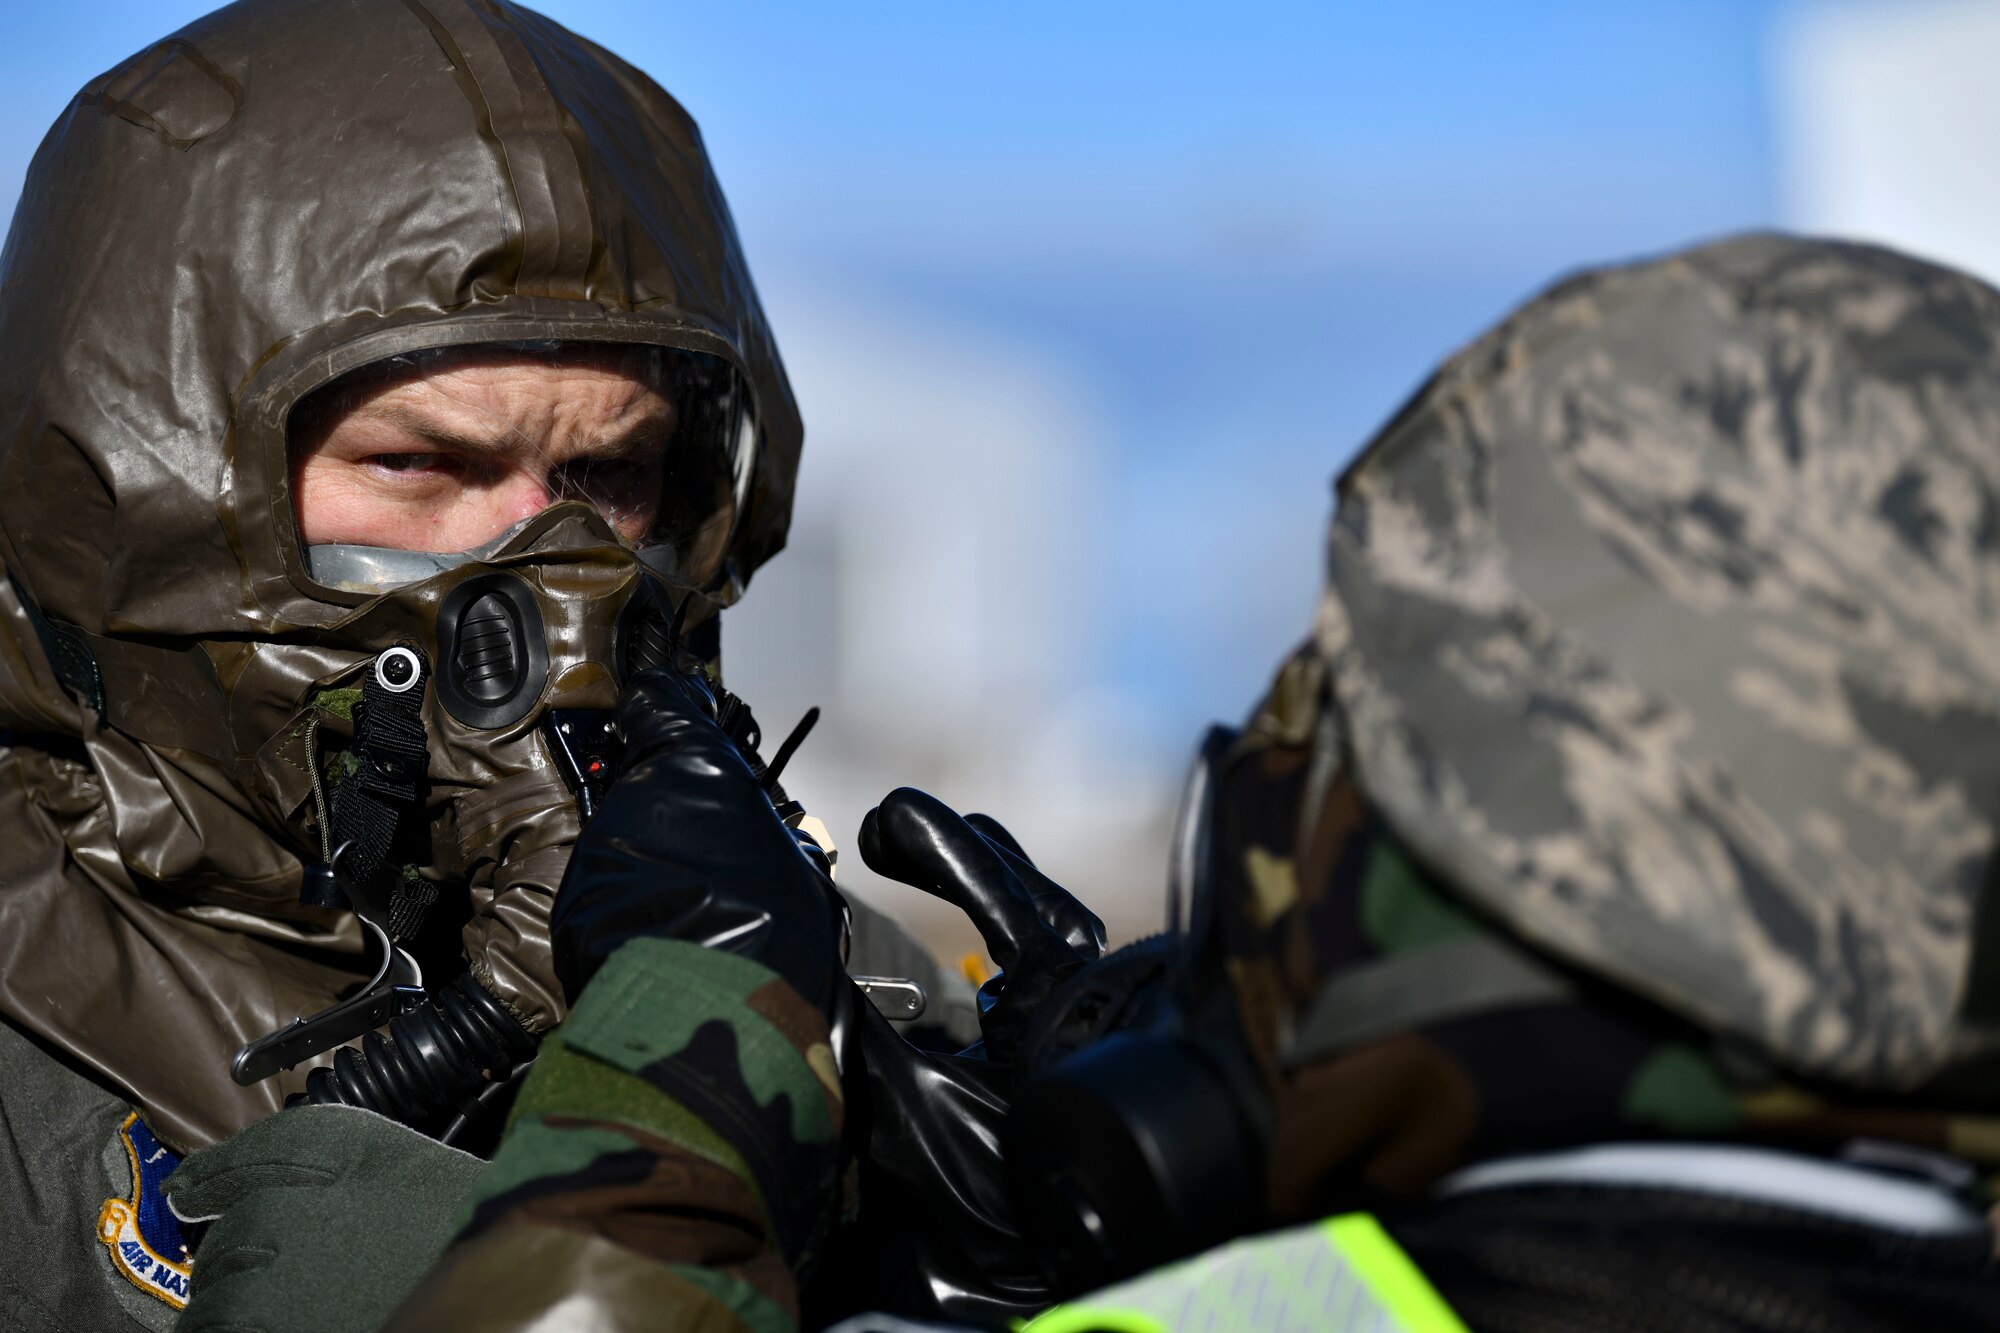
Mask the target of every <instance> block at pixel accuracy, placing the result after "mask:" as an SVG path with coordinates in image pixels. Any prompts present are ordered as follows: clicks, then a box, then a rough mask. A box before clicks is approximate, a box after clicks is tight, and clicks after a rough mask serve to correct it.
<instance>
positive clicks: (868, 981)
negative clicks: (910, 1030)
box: [854, 977, 930, 1023]
mask: <svg viewBox="0 0 2000 1333" xmlns="http://www.w3.org/2000/svg"><path fill="white" fill-rule="evenodd" d="M854 984H855V985H857V986H859V987H860V988H861V993H862V994H863V995H866V996H867V997H868V1002H869V1003H870V1004H872V1005H874V1006H875V1008H876V1010H877V1011H878V1012H879V1013H880V1014H881V1015H882V1017H884V1018H887V1019H891V1020H893V1021H895V1022H898V1023H914V1022H915V1021H916V1020H917V1019H919V1018H922V1017H923V1016H924V1010H925V1009H926V1008H928V1007H929V1005H930V997H929V996H927V995H925V994H924V988H923V987H922V986H920V985H918V984H917V983H916V982H914V981H912V980H911V979H910V978H908V977H855V978H854Z"/></svg>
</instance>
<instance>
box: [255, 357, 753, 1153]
mask: <svg viewBox="0 0 2000 1333" xmlns="http://www.w3.org/2000/svg"><path fill="white" fill-rule="evenodd" d="M468 368H469V369H470V372H471V374H470V375H468V373H467V372H468ZM574 374H581V375H583V376H585V377H586V378H587V379H588V380H589V381H590V383H589V384H588V385H586V387H594V388H595V389H596V390H598V391H600V392H599V393H598V398H599V399H603V397H604V392H607V391H606V390H605V384H606V383H607V382H609V383H610V386H611V387H610V389H609V390H608V392H609V393H610V395H611V397H610V399H609V400H608V401H609V404H610V405H609V406H608V407H604V408H602V409H601V410H599V411H598V412H597V417H599V418H602V420H595V419H593V418H592V417H591V408H590V404H589V402H588V401H586V403H585V405H584V407H583V408H581V409H575V410H572V409H573V405H572V404H569V403H566V402H565V399H564V393H565V389H566V384H565V376H566V375H571V376H572V377H573V375H574ZM509 376H512V377H515V378H517V379H518V378H520V377H523V376H525V377H527V378H528V379H529V380H530V382H531V383H533V384H535V385H536V386H537V387H536V388H535V389H534V390H533V391H531V393H530V394H529V396H528V397H529V399H533V400H535V401H529V402H528V406H527V407H525V408H523V407H521V406H520V404H521V403H522V402H523V401H525V400H523V399H522V398H521V397H520V396H518V395H517V396H516V397H514V398H511V399H510V398H506V397H505V396H504V395H502V396H501V397H498V398H495V397H494V396H493V395H492V394H490V393H489V394H487V395H486V396H484V397H482V395H481V385H482V384H483V385H487V386H489V387H490V385H491V384H493V383H496V382H504V381H505V380H506V379H507V377H509ZM481 377H483V378H481ZM537 377H539V378H537ZM468 386H469V387H468ZM537 394H539V399H536V395H537ZM496 404H499V406H497V407H496ZM634 404H637V406H634ZM649 412H650V415H649ZM565 413H568V414H569V415H568V416H565ZM635 421H636V422H637V423H638V424H637V427H636V429H626V428H627V427H628V426H630V425H631V423H633V422H635ZM524 423H525V425H526V426H527V427H528V429H523V426H524ZM538 423H544V424H547V425H548V430H547V434H546V436H545V437H544V436H539V435H538V434H537V433H536V431H535V430H534V429H533V428H534V427H535V426H536V425H537V424H538ZM600 426H602V427H604V428H605V429H603V430H600V429H599V427H600ZM618 430H623V431H624V438H613V437H612V436H611V435H609V434H607V433H606V432H607V431H613V432H615V431H618ZM290 435H291V447H292V458H291V471H292V478H293V491H294V499H295V504H296V506H297V509H298V514H297V519H298V527H299V530H300V531H301V533H302V535H303V536H304V537H305V539H306V540H305V542H304V543H302V546H303V549H302V557H303V561H304V564H305V568H306V571H307V574H308V575H309V577H310V578H311V579H312V580H313V581H314V582H315V583H318V584H320V585H323V586H325V587H328V588H331V589H336V590H339V591H340V592H342V593H345V594H349V595H352V594H363V595H364V600H362V601H361V602H360V604H359V605H357V606H356V607H354V609H353V610H352V611H351V613H349V614H348V615H347V616H345V617H344V618H343V619H342V620H340V621H339V622H338V623H336V624H335V625H333V626H332V627H330V628H329V629H328V630H327V631H326V632H325V634H324V636H323V639H324V640H325V641H330V642H331V643H335V644H339V645H341V646H342V648H344V649H346V651H345V652H343V653H342V654H341V656H342V657H343V658H344V659H345V660H344V661H343V662H342V663H341V665H339V666H338V667H337V668H336V669H334V670H331V671H329V672H326V673H324V674H321V675H319V676H317V677H316V678H314V679H313V680H312V681H311V682H310V684H309V686H308V687H307V688H306V689H305V691H304V693H303V695H302V697H301V698H300V699H299V707H298V709H297V711H296V712H295V714H294V715H293V717H292V718H291V719H290V721H289V722H288V724H287V725H286V726H285V727H283V728H282V729H281V730H280V731H279V733H278V735H277V736H276V737H275V738H274V739H273V740H272V741H271V742H270V744H269V745H267V746H266V747H265V749H264V752H263V753H262V754H260V756H259V764H260V767H262V768H263V769H264V771H265V772H266V774H267V776H269V777H271V780H272V781H273V782H274V783H275V784H276V785H279V786H281V787H282V788H283V789H284V790H286V791H288V792H291V793H293V794H294V795H293V797H292V805H293V808H292V810H291V811H290V812H289V813H290V818H291V820H292V823H293V826H294V827H295V829H297V831H298V832H299V834H300V836H301V838H302V839H304V840H306V841H307V842H308V843H309V845H312V844H316V845H317V848H318V850H319V853H320V859H319V861H318V863H317V864H316V865H313V866H312V867H311V868H310V869H309V870H308V872H307V874H306V877H305V883H304V887H303V888H302V890H301V901H302V903H304V904H305V905H307V906H312V907H326V908H345V909H350V910H352V911H354V912H355V913H356V915H357V916H358V917H359V918H360V920H361V922H362V925H363V928H364V931H365V933H366V934H367V935H368V936H369V938H370V941H371V944H372V946H373V948H374V949H375V950H376V952H375V955H374V956H375V957H376V958H377V959H378V960H379V961H378V963H377V965H376V968H375V971H374V974H373V976H372V978H371V980H370V982H369V984H367V985H366V986H364V987H363V988H362V990H361V991H359V992H358V993H356V994H355V995H353V996H351V997H349V998H348V999H346V1000H343V1001H342V1002H340V1003H338V1004H336V1005H333V1006H332V1007H330V1008H328V1009H326V1010H323V1011H322V1012H321V1013H319V1014H316V1015H312V1016H309V1017H303V1018H301V1019H300V1020H299V1021H298V1022H296V1023H294V1024H292V1025H291V1026H289V1027H286V1028H281V1029H279V1030H278V1031H276V1032H274V1033H272V1034H270V1035H269V1036H267V1037H265V1038H263V1039H261V1040H259V1041H253V1042H251V1043H249V1044H248V1045H246V1046H244V1047H243V1048H242V1050H241V1051H240V1052H239V1053H238V1055H237V1058H236V1061H235V1063H234V1066H233V1068H232V1070H231V1073H232V1075H233V1077H235V1079H236V1080H237V1081H238V1082H239V1083H246V1084H247V1083H251V1082H255V1081H257V1080H260V1079H262V1078H266V1077H269V1076H270V1075H272V1074H274V1073H276V1072H278V1071H279V1070H280V1069H284V1068H289V1067H291V1066H293V1065H296V1064H298V1063H300V1062H302V1061H304V1060H307V1059H309V1058H311V1057H313V1056H316V1055H319V1054H321V1053H323V1052H324V1051H326V1050H329V1049H331V1048H333V1047H335V1046H339V1045H341V1044H342V1043H345V1042H348V1041H351V1040H352V1039H354V1038H355V1037H364V1040H363V1042H362V1044H361V1047H360V1048H359V1049H358V1050H356V1049H353V1048H349V1049H345V1050H342V1051H341V1052H339V1053H338V1054H337V1055H336V1057H335V1061H334V1063H333V1065H332V1066H331V1067H330V1069H327V1070H323V1071H316V1072H315V1073H314V1074H313V1075H312V1077H311V1080H310V1081H309V1095H311V1097H312V1099H313V1100H316V1101H345V1102H349V1103H358V1104H362V1105H367V1106H370V1107H371V1108H372V1109H375V1110H378V1111H382V1112H384V1113H386V1114H390V1115H392V1116H394V1117H396V1118H399V1119H403V1120H406V1121H409V1122H412V1123H416V1124H419V1125H420V1126H421V1127H426V1128H430V1129H433V1130H436V1129H437V1128H438V1127H439V1124H440V1123H441V1122H442V1118H443V1117H444V1116H446V1115H447V1114H449V1113H451V1112H452V1111H453V1110H454V1109H461V1110H462V1109H463V1107H464V1104H465V1101H466V1099H467V1098H468V1097H474V1098H476V1096H477V1095H478V1094H479V1093H480V1092H481V1091H483V1090H490V1089H491V1088H492V1087H495V1086H498V1084H499V1083H500V1082H504V1079H503V1078H502V1077H501V1076H502V1075H504V1072H505V1071H507V1070H509V1069H510V1068H513V1067H515V1066H518V1065H520V1064H521V1063H522V1062H523V1061H525V1060H526V1059H527V1058H528V1057H529V1056H530V1055H531V1054H532V1050H533V1036H534V1034H537V1033H539V1032H541V1031H543V1030H545V1029H547V1028H548V1027H550V1026H553V1025H554V1024H555V1023H557V1022H559V1021H560V1020H561V1018H562V1014H563V1001H562V991H561V987H560V986H559V985H558V984H557V983H556V980H555V978H554V975H553V972H552V970H551V967H550V963H549V953H548V944H547V935H548V931H547V918H548V910H549V907H550V905H551V903H552V900H553V897H554V894H555V891H556V887H557V885H558V884H559V883H560V881H561V878H562V873H563V870H564V868H565V866H566V864H567V862H568V858H569V853H570V849H571V847H572V846H573V844H574V842H575V839H576V836H577V834H578V832H579V830H580V828H581V827H582V824H583V822H584V821H585V820H587V819H588V817H589V815H590V813H591V811H592V808H593V805H594V803H595V800H596V798H597V796H598V795H599V794H600V793H601V791H602V789H603V787H604V785H605V783H606V782H607V781H608V779H609V776H610V773H611V771H612V769H613V768H614V766H615V759H616V744H617V742H616V737H615V736H614V735H613V734H612V732H611V729H610V724H609V719H610V716H611V713H610V710H611V709H612V707H613V706H614V705H615V704H616V702H617V700H618V696H619V693H620V690H621V686H622V683H623V681H624V680H625V679H626V678H627V677H628V676H629V674H630V673H632V672H634V671H637V670H642V669H644V668H646V667H649V666H660V665H676V666H680V667H682V668H684V669H685V668H689V667H697V666H705V667H706V668H707V669H708V670H709V671H711V673H712V672H713V671H714V669H715V658H716V656H717V654H716V652H715V646H716V634H715V630H716V628H717V621H716V619H715V617H714V604H713V602H711V601H710V600H709V599H708V598H706V597H704V595H703V593H704V591H705V590H706V589H707V588H708V587H709V586H710V585H712V583H713V581H714V579H715V578H716V576H717V573H718V571H719V569H720V566H721V561H722V556H723V552H724V551H725V549H726V548H727V545H728V542H729V538H730V536H731V532H732V526H733V523H734V518H735V514H736V513H737V511H738V510H739V508H740V506H741V503H742V500H743V491H744V481H745V478H747V477H748V475H749V472H750V469H751V466H752V464H753V462H754V458H753V457H752V452H753V450H754V441H755V439H756V432H755V430H754V427H753V425H752V423H751V420H750V414H749V412H748V409H747V397H746V395H744V393H743V392H742V390H741V388H740V385H739V382H738V380H737V378H736V376H735V374H734V372H733V371H732V370H731V369H730V368H729V367H728V366H727V364H726V363H724V362H722V361H721V360H720V359H719V358H715V357H710V356H703V355H699V354H692V353H684V352H675V351H670V350H665V349H654V348H631V349H623V350H613V351H610V352H606V351H604V350H603V349H594V348H590V347H582V348H578V347H576V346H574V345H531V346H519V345H516V346H506V347H499V348H494V347H482V348H477V349H472V350H470V351H453V350H447V351H443V352H438V353H428V354H421V355H417V356H405V357H399V358H395V359H393V360H392V361H390V362H387V363H382V364H377V365H371V366H369V367H367V368H365V369H364V370H363V371H361V372H359V373H357V374H355V375H351V376H348V377H346V378H345V379H343V380H340V381H336V382H335V383H334V384H333V385H331V386H329V387H328V388H326V389H322V390H319V391H317V392H316V393H314V394H313V395H310V396H309V397H307V398H306V399H304V400H302V401H301V403H300V405H299V407H298V408H297V409H295V410H294V415H293V420H292V428H291V431H290ZM356 441H358V443H356ZM510 488H512V494H511V495H510V494H509V491H510ZM537 488H539V491H538V490H537ZM496 494H498V495H501V496H503V498H509V499H510V500H512V501H513V502H516V503H524V504H528V505H533V504H535V503H536V501H537V500H543V501H550V502H551V503H548V504H547V506H546V507H543V508H539V511H538V512H535V513H533V514H531V515H530V516H529V517H527V518H524V519H520V520H518V521H515V522H512V523H510V524H509V525H508V526H506V527H505V528H504V529H503V530H502V531H500V532H499V533H497V534H494V535H491V536H486V535H485V534H484V532H483V529H482V527H481V525H487V526H490V524H491V522H493V521H495V505H494V502H493V501H494V496H495V495H496ZM523 497H525V498H523ZM315 506H318V509H316V508H315ZM328 512H330V513H332V515H333V520H332V521H331V522H329V521H327V520H326V519H325V518H324V514H325V513H328ZM504 516H505V515H504V513H503V514H501V517H504ZM426 522H429V523H430V524H431V526H430V527H425V526H423V524H424V523H426ZM454 525H455V526H454ZM468 525H470V526H469V527H468ZM329 528H330V529H331V530H332V531H333V534H334V535H336V536H343V535H348V534H350V533H357V532H358V533H360V534H361V535H364V536H366V535H371V534H375V533H383V532H386V533H387V534H388V535H389V536H391V537H392V538H396V539H400V540H405V541H407V542H409V543H411V544H416V543H418V542H420V541H421V539H420V538H415V537H409V536H406V535H405V534H409V533H417V532H429V531H438V530H442V531H448V532H451V531H455V532H460V533H463V532H466V531H468V530H469V531H471V532H473V533H474V534H475V535H478V536H481V537H482V538H483V539H482V540H480V541H479V542H478V543H477V544H476V545H473V546H471V547H468V548H467V549H465V550H463V551H455V552H435V551H422V550H408V549H403V547H401V546H389V545H381V544H375V543H374V542H370V541H316V540H313V538H314V536H315V534H316V532H324V531H326V530H328V529H329ZM731 702H732V705H733V706H732V708H731V709H730V716H729V718H728V719H727V724H728V725H730V726H731V727H732V734H735V735H736V736H737V738H738V740H739V743H743V744H745V745H746V748H748V749H749V750H750V751H751V752H753V753H754V750H755V746H756V744H757V740H758V737H757V736H756V732H755V722H754V720H753V719H752V718H751V717H750V715H749V713H748V710H747V709H743V708H742V707H741V706H740V704H735V703H734V701H733V700H732V701H731ZM454 933H456V935H457V938H454ZM461 943H462V958H463V962H464V965H465V972H464V975H463V976H459V977H457V978H456V979H455V980H454V981H453V982H452V983H451V984H450V985H448V986H444V987H434V988H432V989H431V990H430V992H429V993H428V994H427V992H426V988H425V980H424V973H425V969H426V966H428V967H429V969H430V970H431V971H432V973H433V975H434V976H435V975H438V974H440V973H441V972H443V971H447V970H449V971H455V970H456V966H455V965H456V964H457V963H458V962H459V961H460V951H459V949H458V947H457V946H458V945H460V944H461ZM385 1024H386V1025H388V1027H389V1032H388V1035H387V1036H383V1035H380V1034H377V1033H376V1032H375V1029H377V1028H379V1027H382V1026H384V1025H385ZM364 1034H365V1035H364Z"/></svg>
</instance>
